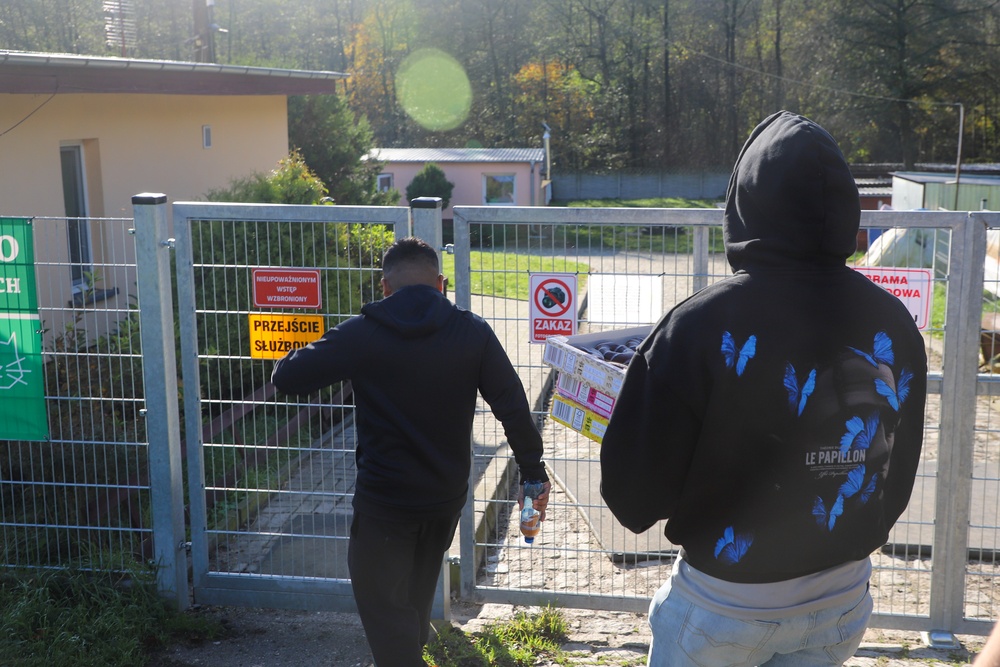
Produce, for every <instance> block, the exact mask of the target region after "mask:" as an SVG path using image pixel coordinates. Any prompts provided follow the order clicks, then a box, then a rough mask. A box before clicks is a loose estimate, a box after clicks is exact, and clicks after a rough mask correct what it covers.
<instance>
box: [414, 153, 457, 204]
mask: <svg viewBox="0 0 1000 667" xmlns="http://www.w3.org/2000/svg"><path fill="white" fill-rule="evenodd" d="M454 189H455V184H454V183H452V182H451V181H449V180H448V179H447V178H446V177H445V175H444V171H442V170H441V167H439V166H437V165H436V164H434V163H433V162H428V163H427V164H426V165H424V168H423V169H421V170H420V171H418V172H417V175H416V176H414V177H413V180H412V181H410V184H409V185H407V186H406V199H407V200H408V201H409V200H413V199H416V198H417V197H440V198H441V208H442V209H445V208H448V204H449V203H450V202H451V192H452V190H454Z"/></svg>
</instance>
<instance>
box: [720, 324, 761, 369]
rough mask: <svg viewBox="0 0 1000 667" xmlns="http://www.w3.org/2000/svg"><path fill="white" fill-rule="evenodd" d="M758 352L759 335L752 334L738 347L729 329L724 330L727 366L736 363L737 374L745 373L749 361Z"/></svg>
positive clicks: (723, 346) (724, 354) (723, 353)
mask: <svg viewBox="0 0 1000 667" xmlns="http://www.w3.org/2000/svg"><path fill="white" fill-rule="evenodd" d="M756 353H757V336H750V337H749V338H747V342H745V343H743V347H741V348H739V350H737V349H736V341H735V340H733V335H732V334H731V333H729V332H728V331H723V332H722V355H723V356H724V357H725V358H726V368H732V367H733V364H735V365H736V375H738V376H739V375H743V371H744V370H745V369H746V367H747V362H748V361H750V360H751V359H753V355H755V354H756Z"/></svg>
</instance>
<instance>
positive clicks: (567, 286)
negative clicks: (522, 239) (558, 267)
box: [528, 273, 577, 343]
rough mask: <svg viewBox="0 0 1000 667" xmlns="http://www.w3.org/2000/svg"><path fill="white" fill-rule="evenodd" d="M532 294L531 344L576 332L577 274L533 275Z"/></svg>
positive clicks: (530, 290) (530, 315)
mask: <svg viewBox="0 0 1000 667" xmlns="http://www.w3.org/2000/svg"><path fill="white" fill-rule="evenodd" d="M529 294H530V297H529V299H530V308H529V311H530V312H529V315H528V317H529V318H530V323H531V339H530V340H531V342H532V343H544V342H545V339H546V338H548V337H550V336H572V335H573V334H575V333H576V311H577V305H576V274H573V273H532V274H531V281H530V288H529Z"/></svg>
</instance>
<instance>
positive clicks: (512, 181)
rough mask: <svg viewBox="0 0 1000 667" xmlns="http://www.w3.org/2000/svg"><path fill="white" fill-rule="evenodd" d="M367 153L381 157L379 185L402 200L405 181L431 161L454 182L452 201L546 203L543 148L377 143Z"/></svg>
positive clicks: (402, 202)
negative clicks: (386, 145)
mask: <svg viewBox="0 0 1000 667" xmlns="http://www.w3.org/2000/svg"><path fill="white" fill-rule="evenodd" d="M369 155H370V157H372V158H374V159H377V160H380V161H382V162H384V163H385V167H384V168H383V170H382V173H381V174H380V175H379V189H381V190H388V189H390V188H395V189H397V190H399V193H400V196H401V198H400V202H399V203H400V205H401V206H406V205H407V204H408V202H407V201H406V186H408V185H409V184H410V181H412V180H413V177H414V176H416V175H417V172H419V171H420V170H421V169H423V168H424V165H426V164H428V163H431V162H433V163H434V164H436V165H437V166H438V167H440V168H441V170H442V171H444V173H445V177H446V178H447V179H448V180H449V181H450V182H452V183H453V184H454V185H455V189H454V190H453V191H452V194H451V201H450V203H449V207H448V208H447V209H445V211H444V217H445V218H451V217H452V216H451V207H452V206H545V205H546V204H548V202H549V200H550V199H551V192H552V189H551V185H550V181H549V175H548V174H547V173H546V160H545V150H544V149H542V148H376V149H373V150H372V152H371V153H370V154H369Z"/></svg>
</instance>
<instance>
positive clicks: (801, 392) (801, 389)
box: [785, 364, 816, 417]
mask: <svg viewBox="0 0 1000 667" xmlns="http://www.w3.org/2000/svg"><path fill="white" fill-rule="evenodd" d="M785 389H786V390H787V391H788V407H790V408H791V409H792V411H797V412H796V414H797V415H798V416H800V417H801V416H802V411H803V410H805V409H806V401H807V400H809V397H810V396H812V393H813V391H814V390H815V389H816V369H815V368H814V369H812V370H811V371H809V376H808V377H806V381H805V382H803V383H802V385H801V386H800V385H799V378H798V376H797V375H795V366H792V365H791V364H788V365H787V366H785Z"/></svg>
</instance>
